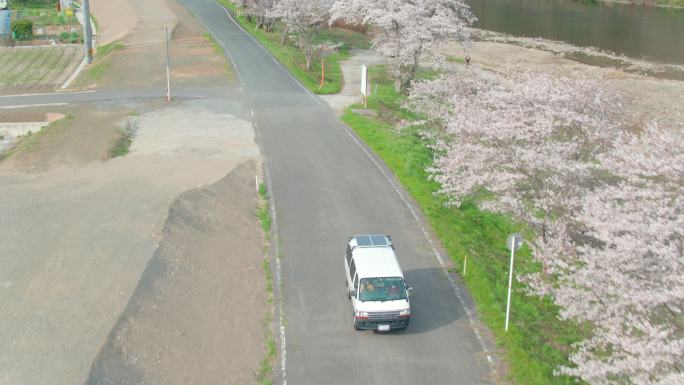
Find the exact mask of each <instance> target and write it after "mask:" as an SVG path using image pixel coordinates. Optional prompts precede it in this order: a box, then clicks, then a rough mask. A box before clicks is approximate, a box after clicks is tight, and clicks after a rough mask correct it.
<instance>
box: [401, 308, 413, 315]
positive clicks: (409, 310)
mask: <svg viewBox="0 0 684 385" xmlns="http://www.w3.org/2000/svg"><path fill="white" fill-rule="evenodd" d="M410 315H411V309H404V310H402V311H400V312H399V317H408V316H410Z"/></svg>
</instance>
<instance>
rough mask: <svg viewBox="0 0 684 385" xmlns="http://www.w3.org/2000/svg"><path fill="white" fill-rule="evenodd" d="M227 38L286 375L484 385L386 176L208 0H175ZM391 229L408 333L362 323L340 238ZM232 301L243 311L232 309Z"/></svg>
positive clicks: (438, 273) (462, 327)
mask: <svg viewBox="0 0 684 385" xmlns="http://www.w3.org/2000/svg"><path fill="white" fill-rule="evenodd" d="M180 2H181V3H182V4H184V5H186V6H187V7H188V8H189V9H191V10H192V11H193V12H194V13H195V14H196V15H197V16H198V17H199V19H200V20H201V21H202V22H203V23H204V24H205V26H206V27H207V28H209V30H210V31H211V32H212V33H213V34H215V35H216V38H217V39H218V40H219V41H220V42H221V43H222V44H223V45H224V46H225V47H226V49H227V50H228V52H229V54H230V56H231V57H232V59H233V61H234V64H235V66H236V68H237V71H238V75H239V78H240V80H241V82H242V84H243V86H244V88H245V92H246V94H247V96H248V99H249V100H250V103H251V107H252V109H253V113H254V121H255V124H256V125H257V131H258V132H259V134H260V141H261V145H262V148H263V152H264V154H265V158H266V164H267V166H268V168H269V169H270V175H271V177H272V193H273V194H274V197H275V202H276V206H277V218H278V239H279V241H280V254H281V257H282V261H283V267H282V269H283V270H282V271H283V283H284V293H283V295H284V304H285V318H286V322H285V326H286V334H287V355H286V357H287V370H286V380H287V382H288V383H289V384H316V385H319V384H390V383H391V384H481V383H490V382H491V379H490V376H491V375H490V373H491V372H490V369H489V367H488V365H487V361H486V359H485V354H484V353H483V351H482V348H481V345H480V343H479V342H478V339H477V338H476V335H475V332H474V330H473V328H472V327H471V326H470V324H469V321H468V318H467V316H466V313H465V310H464V309H463V307H462V306H461V304H460V302H459V300H458V298H457V296H456V295H455V292H454V290H453V288H452V287H451V285H450V283H449V281H448V280H447V278H446V276H445V274H444V273H443V271H442V270H441V269H440V267H439V264H438V263H437V260H436V258H435V256H434V254H433V251H432V248H431V247H430V245H429V244H428V242H427V240H426V237H425V236H424V235H423V233H422V231H421V229H420V227H419V226H418V224H417V222H416V220H415V219H414V217H413V216H412V214H411V212H410V211H409V209H408V207H407V206H406V204H405V203H404V201H403V200H402V199H401V198H400V196H399V195H398V194H397V192H396V191H395V189H394V187H393V185H392V184H391V183H390V182H389V180H388V179H387V178H386V177H385V176H384V175H383V173H382V172H381V171H380V169H379V168H378V167H377V166H376V165H375V164H374V162H373V161H372V160H371V158H369V157H368V155H367V154H366V152H365V151H364V149H363V148H362V147H361V146H359V145H358V144H357V143H356V142H355V140H354V139H353V137H352V136H350V135H349V134H348V131H347V130H346V129H345V127H344V126H342V125H341V123H340V122H339V121H338V120H337V118H336V117H335V115H334V113H333V112H332V110H331V109H330V108H329V107H328V106H327V105H324V103H323V102H322V101H321V100H320V99H319V98H317V97H315V96H313V95H311V94H310V93H308V92H306V91H305V90H304V89H303V88H302V87H301V86H300V85H299V84H298V83H296V82H295V81H294V80H293V79H292V78H291V77H290V76H289V74H288V73H287V72H286V71H285V70H284V69H283V68H282V67H280V66H279V65H278V64H277V63H276V62H275V61H274V60H273V59H272V57H270V56H269V55H268V54H267V53H266V52H265V51H264V50H263V49H262V47H261V46H259V45H258V44H257V43H256V42H255V41H253V40H252V39H251V38H250V37H249V36H248V35H246V34H245V33H244V32H243V31H242V30H240V29H239V28H238V27H237V25H236V24H234V23H233V22H232V21H230V19H229V18H228V16H227V14H226V13H225V12H224V11H223V10H222V9H220V8H219V6H218V5H217V4H215V3H214V2H212V1H210V0H180ZM367 232H373V233H388V234H391V235H392V236H393V239H394V241H395V243H396V245H397V253H398V256H399V259H400V263H401V264H402V267H403V268H404V270H405V272H406V277H407V280H408V281H409V282H410V283H411V284H412V286H414V288H415V294H414V296H413V297H412V305H413V310H414V311H413V315H414V318H413V320H412V323H411V325H410V327H409V328H408V329H407V330H406V331H403V332H395V333H390V334H378V333H374V332H357V331H355V330H354V329H353V327H352V321H351V305H350V303H349V302H348V300H347V298H346V296H345V286H344V281H343V280H344V268H343V265H342V263H343V262H342V261H343V256H344V246H345V242H346V241H347V239H348V237H349V236H350V235H353V234H356V233H367ZM235 311H239V309H235Z"/></svg>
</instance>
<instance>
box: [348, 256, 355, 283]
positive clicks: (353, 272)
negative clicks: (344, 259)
mask: <svg viewBox="0 0 684 385" xmlns="http://www.w3.org/2000/svg"><path fill="white" fill-rule="evenodd" d="M354 274H356V265H355V264H354V260H353V259H352V262H351V265H349V276H350V277H352V278H354Z"/></svg>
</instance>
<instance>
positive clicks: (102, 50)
mask: <svg viewBox="0 0 684 385" xmlns="http://www.w3.org/2000/svg"><path fill="white" fill-rule="evenodd" d="M125 47H126V46H125V45H124V44H121V43H119V42H112V43H109V44H105V45H101V46H98V47H97V51H95V57H94V60H93V63H92V64H91V65H90V66H87V67H86V70H85V71H83V72H82V73H81V75H80V76H79V77H78V81H77V85H89V84H91V83H93V82H97V81H99V80H100V79H102V77H103V76H104V75H105V74H106V73H107V71H108V70H109V66H110V65H111V56H110V54H111V53H113V52H116V51H119V50H121V49H124V48H125Z"/></svg>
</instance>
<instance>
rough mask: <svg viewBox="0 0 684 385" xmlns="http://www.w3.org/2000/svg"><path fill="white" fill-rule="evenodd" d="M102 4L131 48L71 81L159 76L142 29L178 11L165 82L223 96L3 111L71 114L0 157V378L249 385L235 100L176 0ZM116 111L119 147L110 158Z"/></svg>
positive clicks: (247, 136)
mask: <svg viewBox="0 0 684 385" xmlns="http://www.w3.org/2000/svg"><path fill="white" fill-rule="evenodd" d="M95 2H96V1H93V3H95ZM124 3H125V4H124ZM140 3H145V4H140ZM112 4H119V5H120V6H124V5H125V7H127V9H129V10H132V11H133V12H135V16H134V18H133V19H134V20H136V21H135V24H134V25H133V26H132V27H131V28H133V29H134V30H135V31H136V32H138V33H137V34H136V36H135V37H134V38H131V39H129V38H128V35H126V33H127V32H131V31H130V30H126V28H120V31H119V32H121V33H123V35H121V37H120V38H119V39H120V41H121V42H122V43H123V44H125V45H126V46H125V47H124V49H121V50H119V51H116V52H114V53H112V54H111V55H109V59H108V62H107V64H106V66H105V67H104V68H102V67H100V70H103V71H101V74H100V75H101V76H100V77H99V78H97V80H96V81H92V79H93V75H92V69H91V70H90V72H89V73H85V74H84V75H83V76H84V77H83V78H82V79H86V80H85V81H84V80H81V82H82V83H81V85H82V86H84V85H87V86H91V87H94V86H101V87H117V88H121V87H129V88H131V89H133V90H135V88H136V87H149V86H156V85H159V84H161V82H164V79H163V77H162V74H163V72H162V71H160V68H158V66H160V65H162V66H163V64H164V60H163V58H164V55H163V52H164V48H163V40H162V39H161V38H163V35H159V36H157V35H154V36H153V35H152V32H153V31H154V32H155V33H156V32H157V31H161V25H160V23H169V22H172V21H174V20H175V24H174V25H175V26H176V28H175V29H174V34H173V41H172V60H173V62H172V63H173V64H172V65H173V66H174V67H173V68H174V70H173V71H174V72H173V75H174V78H173V80H172V81H173V82H174V84H176V85H191V86H198V87H201V86H212V87H224V88H225V89H226V90H227V91H228V92H227V93H226V94H227V95H230V96H225V97H222V98H216V99H201V100H186V101H174V102H173V103H171V104H167V103H166V102H164V101H163V100H161V99H160V100H147V101H145V100H127V101H120V102H100V103H86V104H82V105H67V106H62V107H50V108H49V109H47V110H46V109H45V108H23V109H3V110H0V120H2V121H6V122H16V121H37V120H42V119H44V118H45V114H46V113H48V112H52V113H61V114H64V115H66V116H67V117H66V118H65V119H63V120H61V121H59V122H57V123H54V124H52V125H51V126H49V127H48V128H46V129H44V130H43V131H42V132H40V133H39V134H33V135H31V136H30V137H26V138H24V139H22V141H21V142H20V143H19V145H18V146H17V147H16V148H15V149H14V150H13V151H12V152H11V154H10V155H9V156H8V157H7V158H6V159H5V160H3V161H0V196H2V199H0V212H2V213H3V215H2V216H0V233H2V234H3V242H0V265H2V266H3V268H2V269H0V305H2V308H3V316H2V317H0V330H2V333H0V346H3V347H4V348H3V349H0V384H3V385H4V384H18V385H19V384H31V385H61V384H64V385H72V384H82V383H91V384H105V383H106V384H114V383H116V384H135V383H159V384H162V383H163V384H174V383H177V384H190V383H195V384H215V383H234V384H250V383H255V382H256V380H255V373H256V372H257V371H258V369H259V364H260V361H261V359H262V358H263V357H264V355H265V342H266V341H265V336H264V332H265V330H266V327H267V325H266V324H265V321H266V316H267V314H268V311H269V305H268V303H267V290H266V283H265V276H264V273H263V271H262V263H263V258H264V256H263V247H264V240H263V238H262V235H261V230H260V228H259V226H258V223H257V218H256V215H255V210H256V202H257V194H256V192H255V191H254V190H255V189H254V177H255V174H258V173H259V170H260V154H259V150H258V147H257V146H256V144H255V142H254V131H253V128H252V125H251V121H250V116H249V114H248V109H247V108H246V105H245V100H244V99H243V96H242V94H241V93H240V91H239V89H238V87H237V85H236V84H235V82H234V76H233V75H232V72H230V71H229V67H228V65H227V63H226V61H225V59H224V58H223V57H222V56H221V55H220V54H218V53H216V52H215V51H214V50H213V47H212V46H211V44H210V43H209V42H208V41H207V40H206V39H205V38H204V37H203V36H202V33H203V31H202V30H201V28H199V26H198V25H197V23H196V22H195V20H194V19H193V18H191V17H190V16H189V15H188V14H187V12H185V11H184V10H183V9H181V8H180V7H179V6H177V5H175V3H172V2H169V3H168V5H167V3H165V2H162V1H161V0H150V1H146V2H137V1H134V0H122V1H113V2H112ZM156 6H160V7H161V6H163V7H165V8H164V10H163V12H161V14H162V15H163V16H164V17H157V16H159V15H158V12H156V11H157V10H155V7H156ZM159 9H162V8H159ZM94 12H95V17H97V19H98V21H99V22H100V24H101V25H124V26H125V25H129V26H130V24H131V23H129V21H130V20H124V21H121V20H118V19H119V18H120V17H127V16H126V15H127V14H126V13H125V12H123V13H118V14H117V13H116V12H111V13H106V14H100V15H98V14H97V13H96V11H94ZM110 19H112V20H110ZM117 23H119V24H117ZM122 31H123V32H122ZM113 36H114V35H113ZM145 36H148V37H150V39H148V40H145ZM92 68H96V67H92ZM162 68H163V67H162ZM96 72H97V71H96ZM125 123H126V124H133V125H134V126H135V127H136V130H135V135H134V137H133V142H132V144H131V146H130V152H129V153H128V154H127V155H125V156H122V157H117V158H112V157H111V150H112V148H113V146H114V144H115V142H116V141H117V139H118V138H119V135H120V127H121V126H122V125H123V124H125ZM235 309H239V311H235ZM36 368H40V370H36Z"/></svg>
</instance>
